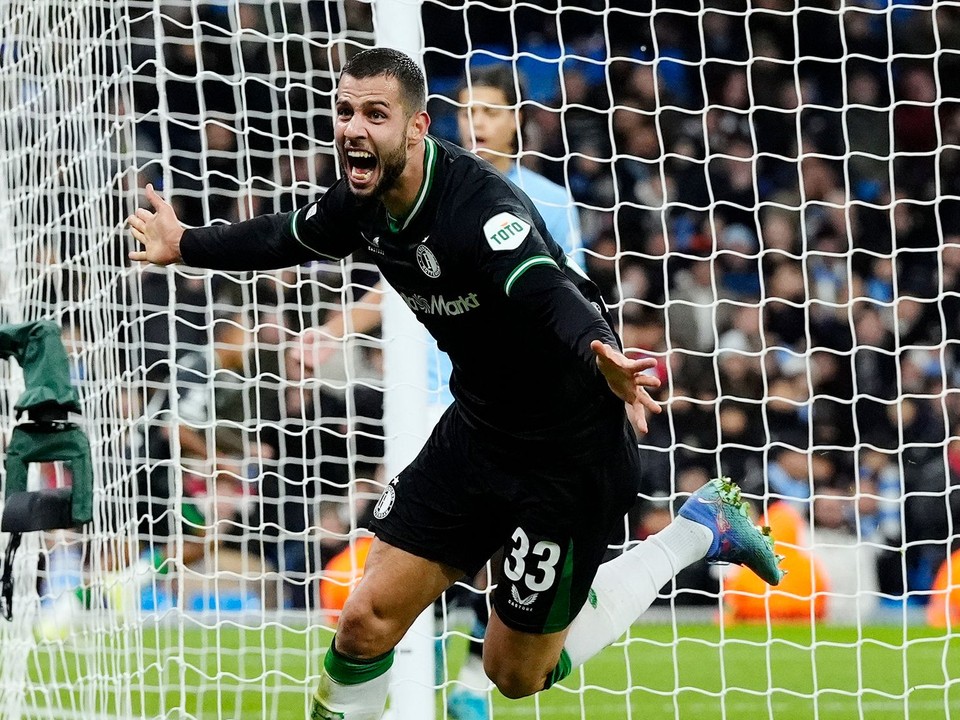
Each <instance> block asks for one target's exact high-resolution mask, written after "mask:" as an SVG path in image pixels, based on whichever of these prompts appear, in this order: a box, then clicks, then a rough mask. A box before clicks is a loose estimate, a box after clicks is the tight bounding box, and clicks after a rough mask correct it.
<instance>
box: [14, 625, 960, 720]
mask: <svg viewBox="0 0 960 720" xmlns="http://www.w3.org/2000/svg"><path fill="white" fill-rule="evenodd" d="M141 633H142V639H141V640H139V641H138V642H134V641H135V640H137V639H138V638H137V635H139V634H141ZM93 637H94V636H93V635H88V634H85V633H84V632H82V631H81V632H80V633H79V634H77V635H75V636H74V639H73V640H72V641H71V642H70V643H68V644H66V645H59V644H55V643H50V644H44V645H41V646H39V648H38V649H37V650H36V651H34V652H33V653H32V654H31V655H30V657H29V658H28V664H27V694H26V698H25V700H26V703H25V707H26V708H29V709H28V710H27V711H26V713H27V714H26V715H25V716H26V717H47V716H48V714H47V710H48V709H49V708H51V707H59V708H63V709H65V710H66V711H67V713H66V714H68V715H69V713H70V711H71V709H73V712H74V713H75V714H74V715H70V716H71V717H80V716H81V714H82V713H80V712H79V710H78V709H79V708H80V707H89V705H88V702H89V698H91V697H92V698H94V699H95V700H94V701H95V704H96V705H97V714H96V717H97V718H98V719H100V718H102V719H106V718H123V719H124V720H127V719H129V718H178V720H179V719H182V718H204V719H207V718H211V719H212V718H217V719H222V718H231V719H232V718H265V719H266V718H275V719H277V720H286V719H287V718H291V719H297V720H300V719H302V718H305V716H306V707H307V698H308V697H309V695H310V694H311V693H312V690H313V688H312V685H313V683H314V682H315V677H316V674H317V672H318V671H319V667H320V661H321V658H322V654H323V650H324V649H325V648H326V646H327V645H328V644H329V642H330V637H331V635H330V631H328V630H324V629H318V628H313V629H300V630H298V629H294V628H287V627H282V626H280V625H268V626H267V627H265V628H256V629H249V628H244V627H240V626H237V625H235V624H233V623H230V622H229V621H227V622H223V623H221V625H220V626H219V627H205V626H202V625H193V624H192V623H191V622H190V621H184V628H183V629H182V630H181V629H179V628H177V627H153V628H151V629H147V630H142V631H141V630H134V629H131V628H126V629H124V628H117V629H116V630H114V631H113V632H112V634H111V635H109V637H108V640H109V642H106V643H105V642H104V635H103V630H101V631H100V632H99V634H98V635H97V639H98V642H96V643H94V642H93ZM464 644H465V640H464V639H463V638H462V637H456V636H455V637H453V638H452V640H451V642H450V643H449V645H448V649H447V657H448V658H449V662H450V667H448V669H447V676H448V677H454V676H455V671H456V667H453V666H454V665H456V664H459V662H460V660H461V659H462V657H463V653H464ZM9 660H10V658H9V656H8V661H9ZM121 698H123V699H121ZM440 702H441V701H440V700H439V699H438V715H437V717H438V718H443V717H445V716H444V714H443V713H442V712H439V710H440ZM81 703H83V704H82V705H81ZM537 713H539V717H540V718H542V719H543V720H566V719H568V718H569V719H571V720H572V719H574V718H576V719H580V720H624V719H633V718H636V719H638V720H639V719H641V718H642V719H643V720H658V719H660V718H691V719H696V720H713V719H716V720H721V718H722V719H724V720H726V718H737V719H738V720H740V719H743V720H753V719H754V718H775V719H776V720H805V719H807V718H809V719H810V720H814V719H816V720H833V719H836V720H848V719H849V718H867V719H869V720H893V719H894V718H912V719H913V720H943V719H944V718H950V717H955V718H958V720H960V635H953V636H951V635H947V634H944V633H943V632H942V631H936V630H929V629H926V628H913V627H911V628H909V630H908V631H907V633H906V634H905V633H904V631H903V629H901V628H899V627H865V628H862V629H861V630H860V631H858V630H857V629H856V628H831V627H818V628H815V629H811V628H810V627H808V626H778V627H774V628H772V629H768V628H767V627H765V626H752V627H746V626H744V627H733V628H729V627H728V628H725V629H723V630H721V628H720V627H719V626H716V625H683V626H680V627H678V628H676V630H674V629H673V628H671V627H669V626H665V625H637V626H634V628H633V629H632V631H631V633H630V638H629V640H624V641H622V642H620V643H617V644H615V645H614V646H612V647H610V648H608V649H607V650H606V651H605V652H604V653H602V654H601V655H600V656H598V657H597V658H594V659H593V660H592V661H591V662H590V663H588V664H587V665H586V666H585V667H584V668H583V669H582V670H575V671H574V674H573V675H572V676H571V677H570V678H568V679H567V680H566V681H564V683H563V684H562V686H561V687H559V688H555V689H552V690H550V691H548V692H546V693H541V694H540V695H539V696H537V697H536V698H528V699H526V700H520V701H510V700H506V699H504V698H503V697H500V696H499V695H496V693H495V698H494V718H495V719H497V720H519V719H521V718H535V717H537ZM57 716H58V717H62V716H63V715H62V714H57Z"/></svg>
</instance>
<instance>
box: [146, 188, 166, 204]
mask: <svg viewBox="0 0 960 720" xmlns="http://www.w3.org/2000/svg"><path fill="white" fill-rule="evenodd" d="M147 200H148V201H149V202H150V204H151V205H153V207H154V209H156V210H160V208H162V207H163V206H164V205H166V204H167V201H166V200H164V199H163V198H162V197H160V193H158V192H157V191H156V190H154V189H153V184H152V183H147Z"/></svg>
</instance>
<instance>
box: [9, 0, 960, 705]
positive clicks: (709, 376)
mask: <svg viewBox="0 0 960 720" xmlns="http://www.w3.org/2000/svg"><path fill="white" fill-rule="evenodd" d="M400 5H404V3H400ZM375 9H376V7H375V6H371V5H368V4H366V3H361V2H338V3H332V2H324V3H317V2H299V3H294V2H285V3H262V4H261V3H239V4H233V3H224V4H195V3H189V2H182V1H180V0H173V1H171V2H165V3H162V4H158V3H153V2H141V1H128V2H124V3H112V2H92V1H88V2H84V1H79V2H72V3H62V2H54V1H50V2H44V3H34V2H15V1H12V0H8V1H7V2H0V28H2V30H0V228H2V230H0V319H2V322H20V321H25V320H33V319H39V318H50V319H53V320H55V321H57V322H58V323H60V324H61V325H62V326H63V328H64V340H65V344H66V346H67V348H68V352H69V354H70V358H71V363H72V370H73V372H74V376H75V380H76V382H77V384H78V387H79V388H80V390H81V397H82V403H83V411H84V412H83V426H84V428H85V429H86V430H87V432H88V435H89V436H90V439H91V445H92V448H93V456H94V463H95V466H96V468H97V483H96V495H95V518H94V521H93V523H92V524H91V526H90V527H89V528H87V532H85V533H83V534H76V533H49V534H43V535H38V534H32V535H30V536H28V538H27V544H26V546H25V547H24V548H23V549H21V551H20V554H19V565H18V572H17V577H18V584H17V595H16V597H15V603H16V608H17V610H16V612H17V622H15V623H4V624H2V625H0V637H2V642H3V646H4V648H10V651H9V652H4V653H3V657H2V658H0V664H2V667H0V707H2V708H3V710H2V712H3V715H4V716H5V717H235V716H237V715H240V714H244V715H246V714H252V715H257V716H262V717H274V718H282V717H291V716H301V715H305V714H306V711H307V698H308V697H309V695H310V692H311V690H312V687H313V685H314V684H315V683H316V678H317V676H318V673H319V664H318V658H319V657H320V655H321V652H322V649H323V648H324V647H326V645H327V644H328V643H329V637H330V632H329V629H327V628H329V625H330V623H331V622H332V621H333V620H334V619H335V617H336V611H337V607H338V605H339V604H340V603H342V600H343V597H344V595H345V592H346V589H347V588H349V586H350V584H351V583H352V582H354V581H355V579H356V566H357V564H358V562H359V560H360V559H361V558H362V557H363V554H364V552H365V549H366V543H365V541H364V540H363V537H364V533H363V532H362V531H361V530H360V529H359V528H360V526H362V524H363V521H364V516H365V513H368V512H369V510H370V508H371V506H372V503H373V502H375V499H376V496H377V493H378V490H379V488H380V487H381V486H382V483H383V481H384V477H383V470H382V458H383V454H384V452H383V444H384V441H385V436H388V435H389V433H388V432H385V430H384V427H383V419H382V402H383V395H384V393H389V392H390V387H387V386H385V384H384V381H383V367H382V366H383V352H382V351H383V342H382V341H381V340H380V339H379V334H378V332H377V331H375V330H370V329H367V328H364V329H362V330H360V329H358V328H355V327H353V325H352V323H353V320H351V316H350V315H349V314H347V315H345V318H346V322H345V326H346V327H345V331H346V333H347V336H348V338H349V339H348V341H347V342H345V343H340V342H336V341H334V340H332V339H327V338H325V337H324V338H322V339H321V342H320V344H319V346H318V349H317V353H318V356H319V357H322V359H323V360H324V362H323V364H322V370H321V371H319V372H317V373H316V374H310V373H306V372H304V369H303V366H302V364H301V363H300V362H299V361H298V360H297V359H296V356H295V355H292V354H291V351H292V350H293V349H294V348H295V347H296V336H297V333H299V332H300V331H302V330H303V329H305V328H309V327H319V326H322V325H323V324H324V323H326V322H330V321H331V320H334V321H335V320H336V319H337V317H338V313H339V312H340V311H341V310H342V309H343V308H346V309H350V308H352V307H356V306H357V305H358V304H369V303H370V300H369V297H367V298H364V297H363V296H364V295H365V293H366V291H367V290H369V289H370V288H372V287H374V286H375V285H376V283H377V276H376V273H375V271H374V269H373V268H372V266H369V265H366V264H364V263H363V262H361V261H346V262H343V263H334V264H328V263H317V264H314V265H310V266H304V267H301V268H298V269H295V270H287V271H283V272H277V273H261V274H224V273H199V272H194V271H192V270H190V269H187V268H181V267H178V268H175V269H168V270H155V269H144V268H135V267H131V265H130V263H129V262H128V261H127V260H126V257H125V256H126V253H127V251H128V250H129V249H130V245H131V241H130V240H129V238H128V237H127V236H126V234H125V232H124V229H123V224H124V218H125V217H126V215H127V214H128V213H130V212H131V211H132V210H133V209H134V208H136V207H138V206H139V205H140V204H142V203H143V198H142V192H141V189H142V188H143V186H145V185H146V184H147V183H148V182H149V183H152V184H154V186H156V187H157V188H158V189H160V190H161V192H162V193H163V195H164V196H165V197H166V198H167V199H168V200H169V201H170V202H171V203H172V204H173V205H174V207H175V208H176V210H177V212H178V215H179V216H180V217H181V219H182V220H184V222H186V223H187V224H188V225H204V224H209V223H218V222H235V221H237V220H242V219H244V218H247V217H252V216H254V215H258V214H262V213H267V212H278V211H286V210H291V209H293V208H295V207H297V206H299V205H302V204H304V203H306V202H307V201H308V200H310V199H311V198H313V197H315V196H316V194H317V193H319V192H320V191H321V190H322V189H323V188H325V187H327V186H329V185H330V184H331V183H332V182H333V181H334V180H335V179H336V177H337V168H336V162H335V158H334V155H333V146H332V113H331V105H332V91H333V87H334V85H333V77H334V73H335V72H336V70H337V69H338V68H339V67H340V66H341V64H342V62H343V61H344V59H345V58H346V57H347V56H349V55H350V54H351V53H352V52H354V51H355V50H356V49H357V48H360V47H365V46H369V45H371V44H373V42H374V30H375V24H374V18H373V16H372V13H373V11H374V10H375ZM406 10H407V11H409V12H418V11H419V13H420V17H421V26H422V32H423V43H424V45H423V52H422V54H421V57H420V58H419V59H420V60H421V61H422V63H423V65H424V67H425V69H426V73H427V78H428V90H429V110H430V113H431V116H432V121H433V122H432V132H434V133H435V134H436V135H438V136H441V137H444V138H448V139H452V140H459V141H462V142H463V143H464V144H466V145H468V146H469V145H471V144H472V143H473V142H474V141H476V140H481V139H482V138H480V137H478V131H477V130H476V126H474V129H473V130H471V129H470V126H469V125H467V126H466V127H467V130H466V133H467V135H469V136H463V135H462V132H463V131H462V130H461V126H460V125H458V117H459V116H461V115H463V114H464V113H463V111H464V110H465V109H466V100H465V99H464V98H465V97H469V90H470V89H471V88H472V86H473V83H472V81H471V80H470V75H471V73H472V72H477V71H480V70H482V69H484V68H491V67H504V68H506V69H507V70H508V71H509V74H510V76H511V77H512V78H514V81H515V82H514V84H515V87H514V90H515V91H516V94H517V95H518V98H519V99H518V101H517V103H516V107H515V111H514V113H513V115H514V119H515V121H516V122H518V123H520V122H522V125H523V132H522V133H521V135H520V137H519V140H518V143H517V147H516V148H512V149H511V148H508V149H507V151H506V153H507V154H508V155H511V157H510V159H511V160H514V161H517V162H520V163H521V164H522V165H523V167H524V168H525V169H527V170H532V171H536V172H537V173H539V174H541V175H543V176H544V177H545V178H547V179H548V180H550V181H552V182H554V183H555V184H556V185H558V186H560V187H561V188H563V190H564V192H566V193H567V194H569V196H570V197H571V198H572V203H571V206H570V208H569V209H568V212H567V216H568V219H569V218H570V217H573V213H574V212H575V215H576V218H577V219H578V221H579V225H580V233H579V234H580V243H579V247H578V249H577V250H576V251H575V253H576V257H577V258H578V259H579V261H580V262H581V263H582V265H583V266H584V267H585V269H586V271H587V272H588V274H589V275H590V276H591V277H592V278H593V279H594V280H595V281H596V282H597V283H598V285H600V287H601V290H602V291H603V293H604V296H605V298H606V299H607V302H608V304H609V305H610V306H611V307H612V308H613V309H614V312H615V314H616V317H617V320H618V322H619V323H620V330H621V334H622V336H623V339H624V343H625V345H626V346H628V347H629V348H632V349H633V351H634V352H635V353H636V354H638V355H644V354H646V355H651V356H653V357H656V358H657V359H658V367H657V369H656V372H657V373H658V374H659V375H660V377H661V378H662V380H663V381H664V391H663V394H662V397H661V398H660V399H662V400H663V401H664V402H665V403H666V412H665V413H663V414H662V415H661V416H658V417H657V418H653V419H651V429H650V433H649V434H648V436H647V437H646V438H645V439H644V445H643V448H642V452H643V455H644V472H643V477H642V491H641V495H640V497H639V499H638V504H637V507H636V508H635V510H634V511H633V512H631V514H630V515H629V516H628V517H627V519H626V521H625V524H624V536H625V542H627V543H632V542H635V541H637V540H640V539H642V538H644V537H646V536H647V535H648V534H650V533H652V532H655V531H656V530H657V529H658V528H660V527H662V526H663V524H664V523H666V522H668V521H669V519H670V518H671V517H672V516H673V514H674V513H675V510H676V507H677V504H678V503H679V502H681V501H682V500H683V499H684V498H685V496H686V493H689V492H690V491H691V490H692V489H695V488H696V487H698V486H699V484H701V483H702V482H703V481H705V480H706V479H707V478H708V477H710V476H713V475H716V474H724V475H729V476H732V477H733V478H735V479H736V480H737V481H738V482H740V483H741V485H742V486H743V488H744V490H745V492H746V494H747V495H748V496H749V497H750V498H751V499H752V501H753V502H754V505H755V509H756V511H757V513H758V515H764V516H765V518H766V521H767V522H769V523H770V524H771V525H773V526H774V532H775V535H776V536H777V538H778V540H779V544H778V550H779V551H780V552H783V553H784V554H785V555H787V559H786V560H785V564H786V566H787V567H788V569H789V570H790V575H788V579H787V582H786V583H785V585H784V586H783V588H782V589H780V590H777V591H774V592H767V591H765V590H764V588H763V587H761V586H760V585H758V584H753V582H752V580H751V578H750V577H749V576H748V575H747V574H744V573H739V572H736V571H725V572H718V571H717V570H716V569H711V568H709V567H707V566H706V565H695V566H692V567H691V568H689V569H687V570H686V571H684V572H683V573H682V574H681V575H680V576H679V577H678V578H677V580H676V581H675V582H674V583H673V584H671V585H668V586H667V587H666V588H664V591H663V592H662V597H661V599H660V600H659V601H658V602H657V604H656V605H655V607H654V608H653V609H652V610H651V611H650V613H648V614H647V615H646V616H644V620H647V621H649V622H643V623H641V624H638V625H637V626H635V627H634V628H633V630H632V631H631V632H630V633H629V634H628V636H627V637H626V638H625V639H624V640H622V641H621V642H619V643H617V644H616V645H615V646H614V647H612V648H611V649H609V650H608V651H607V652H606V653H605V654H603V655H601V656H600V657H599V658H598V659H597V660H595V661H592V663H590V664H588V665H586V666H585V667H584V668H583V669H582V670H580V671H578V672H576V673H575V674H574V677H572V678H571V679H570V680H568V681H567V682H566V683H564V684H563V685H561V686H560V687H559V689H556V690H552V691H551V692H549V693H546V694H544V695H542V696H538V697H536V698H533V699H529V700H525V701H522V702H518V703H507V702H506V701H503V700H502V698H494V703H493V708H494V710H493V716H494V717H501V716H502V717H518V716H523V717H579V718H588V717H600V718H605V717H611V718H612V717H618V718H620V717H639V716H643V717H681V716H686V715H687V714H691V715H693V714H694V713H697V714H698V715H697V716H698V717H699V716H701V715H702V716H703V717H708V718H709V717H717V718H721V717H729V716H731V715H733V714H735V713H736V714H738V715H743V714H747V715H749V716H750V717H780V716H790V717H793V716H796V717H871V718H873V717H911V718H926V717H930V718H934V717H944V716H945V715H946V716H949V714H950V711H951V708H952V707H956V706H957V704H958V703H960V696H958V695H957V688H956V683H955V680H954V679H955V678H956V677H958V676H960V667H958V664H957V659H956V641H955V639H954V637H953V634H952V628H953V623H954V619H955V618H956V613H957V612H958V610H957V608H960V601H958V600H957V599H955V598H954V599H952V600H951V597H952V594H953V595H955V594H956V593H957V589H956V587H955V586H960V581H958V580H956V574H955V573H954V572H953V570H952V567H953V565H954V564H955V563H953V562H950V553H951V551H953V550H954V549H955V536H956V530H955V527H956V525H955V521H956V518H957V512H958V509H957V495H956V494H955V493H954V492H953V490H954V488H955V487H956V479H957V472H958V468H960V463H958V455H957V450H958V449H957V447H956V442H955V439H956V437H957V420H958V409H957V402H956V393H955V392H954V388H955V387H956V385H957V382H956V380H957V362H956V360H957V359H956V341H957V338H958V337H960V332H958V330H960V328H958V326H957V318H958V317H960V312H958V307H957V298H958V291H960V286H958V282H960V280H958V272H960V251H958V247H960V180H958V178H960V168H958V163H960V104H958V101H957V98H958V96H960V72H958V70H960V53H958V52H957V50H956V48H958V47H960V5H958V4H957V3H954V2H940V3H932V4H931V3H915V4H888V3H885V2H873V1H872V0H863V2H857V3H843V4H841V3H816V4H813V3H811V4H800V6H799V7H798V6H797V4H795V3H789V2H781V1H780V0H769V1H767V2H761V3H750V4H747V3H737V2H705V3H701V4H700V5H699V6H698V7H697V8H696V9H692V8H691V7H690V4H689V3H678V2H676V3H673V2H658V3H649V2H580V3H575V4H574V3H566V2H560V3H557V2H553V3H537V4H531V3H520V4H509V5H508V4H504V3H486V2H465V3H446V2H437V1H434V0H425V1H424V2H423V3H422V4H420V5H419V7H418V5H417V4H415V3H411V4H409V6H407V7H406ZM464 88H466V89H467V91H468V92H467V95H466V96H464V95H463V94H462V91H463V90H464ZM514 155H515V157H514ZM367 309H369V310H375V307H374V306H373V305H369V307H367ZM328 327H329V326H328ZM358 327H359V326H358ZM0 370H2V372H3V375H2V379H0V386H2V392H0V423H2V424H3V428H4V431H5V432H7V433H8V432H9V430H10V428H11V427H12V423H13V412H12V404H13V402H14V401H15V399H16V396H17V395H18V393H19V392H20V390H21V384H20V379H19V376H18V370H17V368H15V367H11V366H8V365H4V366H3V367H2V368H0ZM432 382H433V381H427V380H424V383H423V387H424V389H426V390H428V391H429V392H431V393H432V394H433V396H436V394H437V392H438V390H439V388H438V387H436V386H435V385H431V383H432ZM34 482H35V483H37V484H44V483H45V484H47V485H50V484H57V483H65V482H69V473H68V472H66V471H65V470H64V469H63V468H58V467H44V468H41V469H40V470H39V471H38V472H37V473H36V477H35V479H34ZM341 553H343V554H341ZM324 583H325V584H324ZM461 592H462V594H463V596H464V597H466V598H470V597H472V596H473V595H474V594H476V593H479V594H480V596H481V597H482V598H485V597H486V596H487V594H488V593H489V590H488V589H483V590H476V589H470V588H467V587H466V586H464V588H463V589H462V591H461ZM469 604H470V603H469V602H464V601H463V600H462V598H461V600H454V598H453V597H452V596H451V598H449V599H448V600H447V601H445V602H443V603H441V605H440V609H439V612H438V617H439V621H438V626H437V635H438V637H439V638H440V639H441V641H442V642H440V643H439V644H438V649H439V650H440V652H439V654H438V657H439V658H440V663H441V664H440V665H439V671H438V689H439V690H440V692H439V693H438V697H439V700H438V703H446V702H447V701H448V700H449V699H450V696H451V695H452V694H453V693H454V692H455V691H457V690H458V689H462V688H463V687H465V685H464V683H465V682H467V681H465V680H463V679H462V678H460V676H458V668H459V666H460V665H461V664H462V663H463V657H464V655H465V652H464V651H465V645H466V644H467V643H468V642H469V640H468V636H469V630H470V627H469V626H470V623H471V622H472V620H471V619H470V616H469V614H468V613H467V612H466V611H465V610H464V606H465V605H469ZM718 619H719V620H718ZM944 627H945V628H946V629H945V630H944V629H943V628H944ZM14 648H16V652H14V650H13V649H14ZM23 658H26V659H27V660H26V662H24V661H23V660H22V659H23ZM488 695H489V694H488ZM489 696H490V697H493V696H492V695H489ZM438 707H439V706H438ZM397 711H398V712H400V713H402V712H404V710H403V709H402V708H398V709H397ZM406 712H408V713H409V712H411V711H410V710H407V711H406ZM412 712H413V713H414V714H413V715H410V717H424V716H425V714H423V713H421V714H417V712H419V711H417V710H414V711H412Z"/></svg>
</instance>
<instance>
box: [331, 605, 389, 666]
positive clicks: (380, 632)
mask: <svg viewBox="0 0 960 720" xmlns="http://www.w3.org/2000/svg"><path fill="white" fill-rule="evenodd" d="M395 626H396V623H394V622H392V621H391V619H390V618H388V617H385V616H384V615H383V614H382V613H379V612H377V610H376V608H375V607H374V606H373V605H371V604H370V603H368V602H365V601H364V600H363V599H361V598H357V599H356V600H355V598H354V597H351V598H350V599H349V600H348V601H347V603H346V604H345V605H344V607H343V613H342V614H341V615H340V621H339V622H338V623H337V641H336V642H337V650H339V651H340V652H341V653H343V654H344V655H347V656H349V657H354V658H373V657H377V656H378V655H383V654H384V653H386V652H389V651H390V650H391V649H392V648H393V647H394V646H395V645H396V644H397V642H399V640H400V637H399V636H398V634H397V632H396V627H395Z"/></svg>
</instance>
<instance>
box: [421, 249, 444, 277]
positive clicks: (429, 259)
mask: <svg viewBox="0 0 960 720" xmlns="http://www.w3.org/2000/svg"><path fill="white" fill-rule="evenodd" d="M417 264H418V265H419V266H420V269H421V270H423V274H424V275H426V276H427V277H428V278H431V279H434V280H436V279H437V278H438V277H440V263H438V262H437V256H436V255H434V254H433V251H432V250H430V248H428V247H427V246H426V245H418V246H417Z"/></svg>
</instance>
